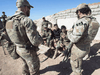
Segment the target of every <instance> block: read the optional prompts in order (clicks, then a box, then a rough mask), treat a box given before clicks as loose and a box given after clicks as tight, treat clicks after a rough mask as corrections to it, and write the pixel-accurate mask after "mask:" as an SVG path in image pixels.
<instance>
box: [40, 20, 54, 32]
mask: <svg viewBox="0 0 100 75" xmlns="http://www.w3.org/2000/svg"><path fill="white" fill-rule="evenodd" d="M48 24H50V26H51V27H52V23H51V22H49V21H47V20H44V21H43V22H42V27H41V32H42V31H43V26H44V25H46V26H47V27H48Z"/></svg>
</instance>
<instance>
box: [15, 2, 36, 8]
mask: <svg viewBox="0 0 100 75" xmlns="http://www.w3.org/2000/svg"><path fill="white" fill-rule="evenodd" d="M16 6H17V8H19V7H24V6H28V7H31V8H34V7H33V6H31V5H30V4H29V2H28V1H27V0H17V2H16Z"/></svg>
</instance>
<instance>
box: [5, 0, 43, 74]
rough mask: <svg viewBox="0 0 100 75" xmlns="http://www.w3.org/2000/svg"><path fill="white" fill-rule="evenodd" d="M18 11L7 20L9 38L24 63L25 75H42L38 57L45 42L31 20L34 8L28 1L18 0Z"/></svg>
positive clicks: (23, 72)
mask: <svg viewBox="0 0 100 75" xmlns="http://www.w3.org/2000/svg"><path fill="white" fill-rule="evenodd" d="M16 6H17V8H18V10H17V11H16V13H15V14H14V15H13V16H12V17H10V18H9V19H8V20H7V23H6V30H7V34H8V36H9V38H10V39H11V41H12V42H13V43H15V45H16V52H17V54H18V55H19V56H20V58H21V59H22V61H23V68H22V69H23V71H22V74H23V75H40V73H39V68H40V61H39V58H38V56H37V53H36V51H37V49H38V45H39V44H40V43H42V42H43V40H42V37H41V36H40V35H39V33H38V31H37V26H36V25H35V24H34V22H33V21H32V20H31V19H29V18H28V17H29V16H30V9H31V8H33V6H31V5H30V4H29V2H28V1H27V0H17V2H16Z"/></svg>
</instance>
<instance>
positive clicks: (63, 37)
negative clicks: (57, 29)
mask: <svg viewBox="0 0 100 75" xmlns="http://www.w3.org/2000/svg"><path fill="white" fill-rule="evenodd" d="M65 42H69V39H68V37H67V31H66V32H65V33H63V32H61V33H60V43H62V44H63V43H65Z"/></svg>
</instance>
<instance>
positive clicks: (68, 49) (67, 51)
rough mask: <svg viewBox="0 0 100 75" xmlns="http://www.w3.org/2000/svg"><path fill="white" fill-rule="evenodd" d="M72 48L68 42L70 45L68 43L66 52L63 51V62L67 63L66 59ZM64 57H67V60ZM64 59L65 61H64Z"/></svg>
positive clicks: (71, 44)
mask: <svg viewBox="0 0 100 75" xmlns="http://www.w3.org/2000/svg"><path fill="white" fill-rule="evenodd" d="M72 46H73V43H72V42H70V43H69V46H68V48H67V50H65V51H64V55H65V57H64V59H63V62H64V61H65V62H67V61H68V58H69V57H70V54H71V49H72ZM66 57H67V58H66ZM65 58H66V59H65Z"/></svg>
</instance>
